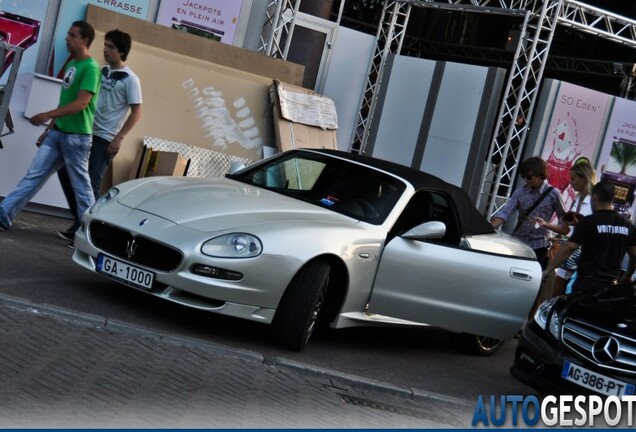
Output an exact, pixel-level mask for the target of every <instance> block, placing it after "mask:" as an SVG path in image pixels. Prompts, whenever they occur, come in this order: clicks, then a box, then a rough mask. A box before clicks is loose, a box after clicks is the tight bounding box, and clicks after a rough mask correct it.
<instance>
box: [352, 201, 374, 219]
mask: <svg viewBox="0 0 636 432" xmlns="http://www.w3.org/2000/svg"><path fill="white" fill-rule="evenodd" d="M352 201H353V202H355V203H357V204H358V205H360V207H362V211H363V212H364V217H366V218H369V219H377V218H378V217H379V216H380V214H379V213H378V211H377V210H376V209H375V207H373V206H372V205H371V203H369V201H366V200H363V199H362V198H354V199H353V200H352Z"/></svg>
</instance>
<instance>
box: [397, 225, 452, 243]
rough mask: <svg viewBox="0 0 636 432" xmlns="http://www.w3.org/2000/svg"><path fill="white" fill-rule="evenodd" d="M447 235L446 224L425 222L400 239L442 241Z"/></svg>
mask: <svg viewBox="0 0 636 432" xmlns="http://www.w3.org/2000/svg"><path fill="white" fill-rule="evenodd" d="M444 234H446V224H444V222H439V221H431V222H424V223H423V224H419V225H417V226H415V227H413V228H411V229H410V230H408V231H407V232H405V233H404V234H402V235H401V236H400V237H402V238H406V239H411V240H428V239H440V238H442V237H444Z"/></svg>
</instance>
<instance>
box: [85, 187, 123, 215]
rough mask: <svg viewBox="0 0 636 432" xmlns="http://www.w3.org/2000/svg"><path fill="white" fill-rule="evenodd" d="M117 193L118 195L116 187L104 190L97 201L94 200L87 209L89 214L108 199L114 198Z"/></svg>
mask: <svg viewBox="0 0 636 432" xmlns="http://www.w3.org/2000/svg"><path fill="white" fill-rule="evenodd" d="M117 195H119V189H117V188H110V189H109V190H108V192H106V193H105V194H104V195H102V196H101V197H100V198H99V199H98V200H97V201H95V204H93V206H92V207H91V208H90V210H88V212H89V213H90V214H93V213H94V212H96V211H97V210H98V209H99V208H100V207H101V206H103V205H104V204H106V203H107V202H108V201H110V200H112V199H113V198H115V197H116V196H117Z"/></svg>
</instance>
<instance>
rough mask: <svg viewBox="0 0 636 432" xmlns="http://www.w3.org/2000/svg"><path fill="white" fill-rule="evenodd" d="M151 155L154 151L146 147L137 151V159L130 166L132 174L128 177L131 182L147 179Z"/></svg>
mask: <svg viewBox="0 0 636 432" xmlns="http://www.w3.org/2000/svg"><path fill="white" fill-rule="evenodd" d="M151 154H152V149H151V148H150V147H148V146H146V145H144V146H141V147H140V148H139V149H137V153H136V154H135V158H134V159H133V161H132V164H131V165H130V174H129V175H128V179H129V180H133V179H136V178H140V177H145V175H146V170H147V169H148V163H149V162H150V156H151Z"/></svg>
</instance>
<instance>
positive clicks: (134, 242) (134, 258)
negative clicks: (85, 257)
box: [89, 222, 183, 272]
mask: <svg viewBox="0 0 636 432" xmlns="http://www.w3.org/2000/svg"><path fill="white" fill-rule="evenodd" d="M89 235H90V240H91V242H92V243H93V244H94V245H95V246H96V247H97V248H99V249H101V250H102V251H104V252H106V253H107V254H110V255H112V256H115V257H118V258H122V259H124V260H126V261H128V262H133V263H136V264H140V265H143V266H145V267H148V268H152V269H155V270H159V271H166V272H169V271H173V270H175V269H176V268H177V267H179V264H180V263H181V260H182V258H183V256H182V255H181V252H180V251H178V250H176V249H173V248H171V247H168V246H165V245H163V244H161V243H157V242H155V241H153V240H150V239H148V238H145V237H142V236H136V237H133V236H132V235H131V234H130V233H129V232H128V231H124V230H121V229H119V228H116V227H114V226H111V225H108V224H105V223H103V222H92V223H91V224H90V227H89Z"/></svg>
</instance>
